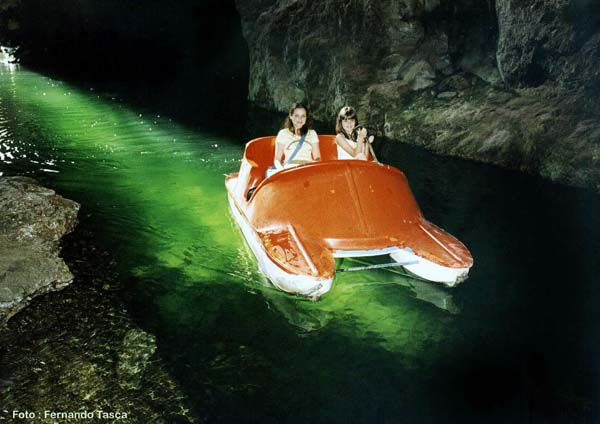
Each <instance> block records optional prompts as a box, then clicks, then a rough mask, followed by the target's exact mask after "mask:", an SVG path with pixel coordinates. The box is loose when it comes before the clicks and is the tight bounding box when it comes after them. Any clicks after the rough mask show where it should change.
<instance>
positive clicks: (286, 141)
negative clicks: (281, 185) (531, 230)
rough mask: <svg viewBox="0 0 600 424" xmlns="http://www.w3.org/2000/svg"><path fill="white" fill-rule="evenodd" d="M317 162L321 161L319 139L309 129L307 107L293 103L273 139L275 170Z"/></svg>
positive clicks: (313, 131)
mask: <svg viewBox="0 0 600 424" xmlns="http://www.w3.org/2000/svg"><path fill="white" fill-rule="evenodd" d="M317 160H321V151H320V150H319V137H318V136H317V133H316V131H315V130H313V129H312V128H311V122H310V118H309V115H308V107H306V105H304V104H302V103H294V104H293V105H292V107H291V108H290V113H289V115H288V116H287V118H286V120H285V121H284V123H283V128H282V129H281V130H280V131H279V133H278V134H277V138H276V139H275V159H274V161H273V162H274V164H275V168H276V169H277V170H280V169H283V168H288V167H290V166H295V165H300V164H302V163H307V162H312V161H317Z"/></svg>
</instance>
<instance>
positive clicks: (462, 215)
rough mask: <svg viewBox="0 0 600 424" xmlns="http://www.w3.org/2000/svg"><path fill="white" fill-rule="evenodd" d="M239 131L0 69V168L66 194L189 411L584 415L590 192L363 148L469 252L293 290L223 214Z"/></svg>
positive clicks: (344, 416) (210, 415) (350, 416)
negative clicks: (464, 260) (457, 271)
mask: <svg viewBox="0 0 600 424" xmlns="http://www.w3.org/2000/svg"><path fill="white" fill-rule="evenodd" d="M232 125H235V124H234V123H232ZM269 125H271V126H272V123H270V124H269ZM253 135H254V136H258V135H262V134H253ZM244 142H245V140H243V139H240V138H239V137H233V136H231V135H227V134H225V133H223V132H222V131H221V132H216V131H210V130H207V129H201V128H189V127H184V126H182V125H180V124H178V123H177V119H176V118H173V117H168V116H162V115H161V114H160V113H159V112H156V110H154V111H153V110H151V109H141V108H138V109H136V108H135V107H132V106H129V105H128V104H127V103H126V97H125V96H123V97H119V96H117V95H112V96H109V95H105V94H103V93H101V92H96V90H94V89H93V88H92V87H87V88H81V87H75V86H72V85H70V84H68V83H66V82H62V81H58V80H53V79H51V78H48V77H45V76H42V75H39V74H36V73H33V72H30V71H28V70H26V69H22V68H15V67H7V66H0V154H1V156H0V172H1V173H3V174H4V175H29V176H33V177H35V178H37V179H38V180H40V181H41V182H42V183H43V184H45V185H48V186H50V187H52V188H54V189H56V190H57V191H58V192H59V193H60V194H62V195H64V196H66V197H69V198H71V199H73V200H76V201H77V202H79V203H81V204H82V210H81V217H82V224H81V226H82V227H83V228H84V229H86V230H89V231H92V232H93V233H94V234H95V236H96V237H97V240H98V242H99V243H100V245H101V247H102V248H104V249H106V250H108V251H109V252H110V254H111V257H113V258H115V260H116V263H117V268H118V272H119V276H120V277H119V278H120V279H121V280H122V281H123V284H122V287H123V288H120V289H119V290H122V297H123V298H124V299H127V304H128V314H130V315H131V317H132V319H133V320H135V321H136V322H137V323H138V324H139V325H140V326H141V327H142V328H144V329H145V330H146V331H148V332H150V333H151V334H153V335H155V336H156V338H157V345H158V350H157V353H156V355H158V356H159V357H160V358H161V359H162V360H164V361H165V363H166V364H168V368H169V373H170V375H171V376H172V377H173V378H174V379H175V380H176V381H177V382H178V385H179V388H180V390H181V391H182V392H183V393H184V395H185V396H186V402H187V404H188V405H189V407H190V408H191V411H192V412H191V414H192V415H194V416H197V417H199V418H201V419H207V420H208V421H209V422H240V421H243V422H249V421H252V422H448V421H447V420H457V421H468V422H470V421H472V422H481V421H479V420H483V421H484V422H486V421H487V422H491V421H494V422H507V421H506V420H507V419H510V420H511V421H510V422H531V419H532V417H533V420H534V422H535V419H542V418H543V417H547V416H549V415H550V413H549V412H548V411H547V410H546V409H545V406H546V405H549V404H551V403H554V404H556V403H557V402H558V404H559V405H561V408H562V410H566V411H567V412H566V415H567V416H571V417H584V418H589V417H594V416H596V417H597V415H595V414H596V412H597V409H596V406H595V405H597V403H595V402H596V401H597V400H599V397H598V381H599V380H598V376H600V372H599V366H598V362H597V361H596V360H595V357H596V356H595V354H596V353H599V352H600V349H599V346H598V342H597V341H595V339H594V335H596V336H597V334H598V333H597V332H596V331H597V330H598V322H599V321H598V320H596V318H597V317H598V313H596V312H594V311H595V309H593V307H592V306H593V303H594V300H598V298H599V297H598V290H597V289H596V287H595V284H594V283H597V278H596V277H595V276H596V275H597V271H598V270H599V269H598V262H597V258H598V257H597V256H596V253H598V250H597V249H598V241H597V240H598V238H597V237H596V236H598V233H599V230H598V228H600V225H598V224H599V222H598V216H597V214H596V213H594V211H596V212H597V211H598V205H599V204H600V202H599V200H598V196H596V195H594V194H593V193H588V192H585V191H582V190H574V189H568V188H565V187H560V186H555V185H550V184H548V183H545V182H542V181H538V180H536V179H531V178H527V177H522V176H519V175H516V174H512V173H507V172H505V171H501V170H496V169H493V168H489V167H485V166H480V165H474V164H468V163H466V162H462V161H452V160H448V159H443V158H438V157H432V156H430V155H428V154H427V153H425V152H422V151H418V150H411V149H408V148H405V147H404V148H400V149H397V148H394V147H392V146H391V145H386V146H383V148H382V149H381V150H382V154H383V155H384V157H385V158H386V159H387V160H388V161H390V162H391V163H394V164H396V165H397V166H399V167H402V168H403V169H404V170H405V171H406V172H407V175H408V176H409V179H410V181H411V183H412V185H413V189H414V191H415V195H416V197H417V199H418V200H419V202H420V204H421V206H422V208H423V210H424V212H425V214H426V216H428V217H429V218H430V219H431V220H432V221H433V222H435V223H437V224H438V225H440V226H442V227H444V228H446V229H448V230H449V231H450V232H451V233H453V234H454V235H456V236H457V237H458V238H460V239H461V240H463V241H464V242H465V243H466V244H467V246H468V247H469V248H470V249H471V251H472V252H473V255H474V257H475V267H474V269H473V271H472V275H471V278H470V279H469V280H467V282H466V283H464V285H463V286H462V287H459V288H456V289H454V290H447V289H443V288H440V287H438V286H436V285H431V284H428V283H423V282H419V281H415V280H412V279H410V278H407V277H406V276H403V275H400V274H398V273H392V272H389V271H385V270H380V271H373V272H369V273H366V272H365V273H363V272H360V273H344V274H339V275H338V277H336V281H335V284H334V287H333V289H332V290H331V292H330V293H329V294H327V295H326V296H324V297H323V299H322V300H320V301H319V302H309V301H305V300H302V299H298V298H295V297H292V296H289V295H286V294H283V293H281V292H279V291H277V290H275V289H273V288H272V287H271V286H270V285H269V284H268V282H267V281H266V280H265V279H264V277H262V276H261V275H260V273H259V272H258V271H257V266H256V262H255V260H254V258H253V256H252V254H251V252H250V251H249V249H248V248H247V246H246V245H245V243H244V241H243V238H242V236H241V233H240V232H239V231H238V229H237V227H236V226H235V223H234V222H233V219H232V217H231V215H230V214H229V210H228V203H227V199H226V193H225V189H224V185H223V180H224V174H227V173H230V172H234V171H237V169H238V167H239V159H240V157H241V156H242V153H243V143H244ZM532 192H533V193H534V196H533V197H532V195H531V193H532ZM509 196H510V197H509ZM507 199H508V200H509V201H508V202H507ZM514 202H516V204H520V205H521V207H518V208H512V207H510V204H511V203H513V204H514ZM540 202H541V203H540ZM536 214H537V215H536ZM540 214H542V216H541V217H540ZM532 226H534V229H533V231H532V230H531V227H532ZM544 227H546V229H547V228H549V227H553V230H552V231H551V232H548V231H545V230H544ZM558 239H560V240H561V242H562V244H561V246H560V247H556V248H554V247H551V246H554V245H558V244H557V240H558ZM565 240H566V241H569V240H571V241H572V243H565V242H564V241H565ZM573 244H576V247H573V246H572V245H573ZM547 249H550V252H544V250H547ZM564 256H566V257H567V258H569V260H570V263H571V265H572V266H571V267H570V268H569V269H568V270H566V271H567V272H565V274H564V277H562V276H561V277H560V278H558V277H556V276H557V275H558V274H559V273H560V272H562V270H560V269H555V270H554V271H550V270H549V267H548V263H549V261H550V263H553V262H554V263H558V261H560V259H561V258H563V257H564ZM542 266H543V267H544V268H543V269H540V267H542ZM563 283H564V284H563ZM573 331H575V332H576V334H577V335H578V337H575V341H574V342H572V343H569V344H568V345H567V343H566V341H564V340H563V338H562V336H563V333H567V332H568V333H573ZM571 339H572V338H570V340H571ZM538 350H539V352H538ZM538 353H539V354H541V355H542V357H543V358H545V359H544V360H543V361H542V362H543V363H542V365H540V364H538V362H539V361H537V360H536V364H535V370H537V369H538V368H539V367H541V369H542V371H541V373H542V376H541V377H540V376H539V375H538V374H539V372H538V373H537V374H536V372H537V371H536V372H533V371H530V368H531V365H530V362H531V361H532V359H531V358H537V356H536V355H537V354H538ZM563 354H565V355H567V357H564V356H562V355H563ZM575 359H577V361H576V360H575ZM530 374H531V375H530ZM584 375H587V376H588V377H587V379H586V381H585V383H581V378H583V376H584ZM546 385H549V386H551V387H552V390H550V389H548V391H542V392H540V389H539V387H538V386H543V387H544V388H545V387H546ZM148 389H149V390H151V388H148ZM544 390H545V389H544ZM540 393H542V394H541V395H540ZM557 422H560V421H557Z"/></svg>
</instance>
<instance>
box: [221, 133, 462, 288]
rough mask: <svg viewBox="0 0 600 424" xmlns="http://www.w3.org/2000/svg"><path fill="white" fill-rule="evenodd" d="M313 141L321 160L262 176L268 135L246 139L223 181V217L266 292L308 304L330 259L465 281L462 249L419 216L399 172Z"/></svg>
mask: <svg viewBox="0 0 600 424" xmlns="http://www.w3.org/2000/svg"><path fill="white" fill-rule="evenodd" d="M319 139H320V145H321V152H322V156H323V159H324V160H322V161H320V162H313V163H308V164H304V165H300V166H296V167H293V168H289V169H285V170H283V171H280V172H278V173H276V174H273V175H271V176H270V177H268V178H264V173H265V171H266V168H267V167H268V166H269V165H270V164H271V161H272V158H273V149H274V147H273V143H274V137H262V138H259V139H255V140H252V141H250V142H249V143H248V144H247V145H246V151H245V154H244V158H243V159H242V163H241V166H240V171H239V172H238V173H234V174H230V175H228V176H227V177H226V180H225V185H226V188H227V193H228V200H229V204H230V207H231V211H232V215H233V217H234V219H235V221H236V223H237V224H238V226H239V227H240V229H241V231H242V233H243V235H244V237H245V239H246V241H247V242H248V245H249V246H250V248H251V250H252V252H253V253H254V255H255V256H256V258H257V260H258V264H259V268H260V270H261V272H262V273H263V274H265V275H266V276H267V278H269V280H270V281H271V282H272V283H273V285H274V286H276V287H277V288H279V289H281V290H283V291H286V292H289V293H293V294H298V295H302V296H308V297H310V298H313V299H316V298H318V297H320V296H321V295H323V294H324V293H326V292H327V291H329V290H330V289H331V286H332V283H333V278H334V275H335V272H336V269H335V267H336V264H335V258H339V257H366V256H378V255H390V257H391V258H392V260H393V261H395V262H396V263H398V264H399V265H402V266H404V268H405V269H407V270H408V271H410V272H411V273H413V274H415V275H416V276H418V277H420V278H422V279H425V280H428V281H434V282H439V283H443V284H445V285H447V286H449V287H452V286H455V285H456V284H458V283H460V282H461V281H463V280H464V279H466V277H467V274H468V272H469V269H470V268H471V266H472V265H473V258H472V256H471V254H470V252H469V251H468V249H467V248H466V247H465V246H464V245H463V244H462V243H461V242H460V241H458V240H457V239H456V238H455V237H453V236H451V235H450V234H448V233H447V232H445V231H444V230H442V229H440V228H438V227H436V226H435V225H434V224H432V223H430V222H428V221H427V220H426V219H425V218H424V217H423V215H422V213H421V211H420V209H419V207H418V205H417V203H416V201H415V199H414V196H413V194H412V192H411V190H410V187H409V185H408V181H407V179H406V177H405V175H404V174H403V173H402V172H401V171H400V170H398V169H396V168H394V167H391V166H388V165H382V164H379V163H377V162H372V161H359V160H337V157H336V155H335V147H334V146H335V142H334V138H333V136H322V135H321V136H319Z"/></svg>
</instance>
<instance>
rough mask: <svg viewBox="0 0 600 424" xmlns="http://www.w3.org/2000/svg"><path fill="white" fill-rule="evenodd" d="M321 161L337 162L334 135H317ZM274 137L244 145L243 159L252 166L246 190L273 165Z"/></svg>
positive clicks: (256, 183)
mask: <svg viewBox="0 0 600 424" xmlns="http://www.w3.org/2000/svg"><path fill="white" fill-rule="evenodd" d="M319 149H320V150H321V160H337V145H336V144H335V136H334V135H319ZM274 157H275V136H267V137H260V138H255V139H254V140H250V141H249V142H248V143H247V144H246V150H245V152H244V159H245V160H246V161H248V163H249V164H250V165H251V166H252V169H251V171H250V178H249V180H248V186H247V187H248V188H251V187H256V186H257V185H258V183H259V182H260V181H262V180H263V178H264V176H265V173H266V172H267V168H269V167H270V166H271V165H273V158H274Z"/></svg>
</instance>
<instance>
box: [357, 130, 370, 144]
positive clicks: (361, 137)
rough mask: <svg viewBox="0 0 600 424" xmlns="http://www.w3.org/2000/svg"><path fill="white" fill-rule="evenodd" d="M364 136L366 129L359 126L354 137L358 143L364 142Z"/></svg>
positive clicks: (365, 135) (365, 136)
mask: <svg viewBox="0 0 600 424" xmlns="http://www.w3.org/2000/svg"><path fill="white" fill-rule="evenodd" d="M366 138H367V129H366V128H361V129H360V130H358V136H357V137H356V140H357V141H358V142H359V143H364V142H365V139H366Z"/></svg>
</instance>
